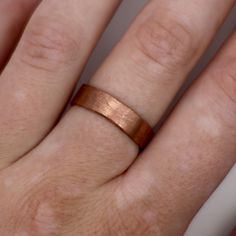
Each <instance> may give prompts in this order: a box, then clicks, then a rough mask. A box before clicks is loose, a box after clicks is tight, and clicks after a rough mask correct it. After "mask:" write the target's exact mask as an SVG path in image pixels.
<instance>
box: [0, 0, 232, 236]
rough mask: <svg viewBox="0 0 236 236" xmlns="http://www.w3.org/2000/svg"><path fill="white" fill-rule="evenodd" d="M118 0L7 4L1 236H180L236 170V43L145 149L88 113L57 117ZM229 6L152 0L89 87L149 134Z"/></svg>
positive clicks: (0, 127) (2, 26) (2, 56)
mask: <svg viewBox="0 0 236 236" xmlns="http://www.w3.org/2000/svg"><path fill="white" fill-rule="evenodd" d="M120 2H121V1H119V0H99V1H94V0H87V1H82V0H67V1H58V0H44V1H42V2H40V1H38V0H18V1H16V0H1V2H0V35H1V37H0V65H1V71H2V72H1V77H0V108H1V116H0V169H1V172H0V212H1V217H0V235H4V236H31V235H32V236H77V235H80V236H90V235H91V236H92V235H96V236H113V235H114V236H134V235H135V236H173V235H174V236H181V235H183V234H184V232H185V231H186V229H187V227H188V225H189V223H190V222H191V220H192V218H193V217H194V216H195V214H196V213H197V211H198V210H199V208H200V207H201V206H202V205H203V204H204V202H205V201H206V200H207V199H208V198H209V196H210V195H211V193H212V192H213V191H214V190H215V188H216V187H217V186H218V185H219V184H220V182H221V181H222V179H223V178H224V177H225V176H226V174H227V173H228V172H229V170H230V169H231V168H232V166H233V165H234V164H235V160H236V60H235V59H236V56H235V51H236V35H235V34H233V35H232V36H231V37H230V39H229V40H228V41H227V42H226V43H225V45H224V46H223V47H222V49H221V50H220V52H218V54H217V55H216V57H215V58H214V60H213V61H212V62H211V64H210V65H209V66H208V67H207V69H206V70H205V71H204V73H203V74H201V75H200V76H199V78H198V79H197V81H196V82H195V83H194V84H193V86H191V88H190V89H189V90H188V91H187V93H186V94H185V96H184V97H183V98H182V99H181V101H180V102H179V103H178V105H177V106H176V108H175V109H174V110H173V112H172V113H171V114H170V116H169V117H168V118H167V119H166V121H165V123H164V125H163V126H162V128H161V129H160V130H159V132H158V133H157V134H156V136H155V137H154V139H153V140H152V142H151V143H150V145H149V146H148V147H147V148H146V149H145V150H144V151H143V152H142V153H141V154H140V153H139V152H138V148H137V146H136V145H135V144H134V143H133V142H132V140H130V139H129V138H128V137H127V136H126V135H125V134H124V133H123V132H122V131H120V130H119V129H118V128H117V127H116V126H114V125H113V124H111V123H110V122H108V121H107V120H106V119H104V118H102V117H100V116H98V115H97V114H94V113H92V112H90V111H87V110H85V109H82V108H79V107H71V108H70V109H69V111H68V112H67V113H66V114H65V116H63V117H62V118H60V119H59V117H60V114H61V113H62V111H63V109H64V107H65V104H66V103H67V102H68V100H69V98H70V95H71V94H72V91H73V89H74V88H75V85H76V83H77V81H78V78H79V75H80V74H81V72H82V70H83V68H84V67H85V65H86V62H87V59H88V58H89V56H90V54H91V51H92V49H93V48H94V46H95V45H96V42H97V41H98V39H99V36H100V35H101V33H102V32H103V30H104V29H105V26H106V25H107V23H108V22H109V20H110V19H111V17H112V15H113V14H114V13H115V10H116V8H117V7H118V5H119V3H120ZM234 3H235V1H233V0H224V1H222V0H191V1H189V0H152V1H150V2H149V3H148V4H147V6H146V7H145V8H144V9H143V11H142V12H141V13H140V14H139V16H138V17H137V18H136V20H135V21H134V22H133V24H132V26H131V27H130V29H129V30H128V32H127V33H126V34H125V36H124V37H123V39H122V40H121V41H120V42H119V43H118V45H117V46H116V47H115V49H114V50H113V51H112V53H111V54H110V55H109V57H108V58H107V60H106V61H105V62H104V63H103V64H102V66H101V67H100V69H99V70H98V71H97V72H96V74H95V75H94V76H93V78H91V80H90V81H89V83H90V84H91V85H93V86H95V87H98V88H100V89H103V90H105V91H107V92H109V93H110V94H112V95H113V96H115V97H117V98H119V99H120V100H121V101H123V102H124V103H125V104H127V105H129V106H130V107H132V108H133V109H134V110H136V111H137V112H138V113H139V114H140V115H141V116H142V117H143V118H145V119H146V120H147V121H148V122H149V123H150V124H151V125H152V126H155V124H157V123H158V121H159V120H160V119H161V117H162V116H163V114H164V112H165V110H166V109H167V107H168V105H169V104H170V103H171V101H172V99H173V98H174V96H175V94H176V92H177V91H178V90H179V88H180V87H181V85H182V84H183V82H184V81H185V79H186V77H187V75H188V74H189V72H190V71H191V70H192V68H193V67H194V66H195V65H196V63H197V61H198V60H199V58H200V57H201V56H202V55H203V53H204V51H205V50H206V48H207V46H208V45H209V44H210V42H211V40H212V39H213V38H214V36H215V34H216V32H217V30H218V29H219V27H220V26H221V25H222V23H223V21H224V19H225V18H226V16H227V15H228V13H229V11H230V10H231V9H232V7H233V5H234ZM38 4H39V5H38ZM33 12H34V13H33ZM27 22H28V24H27V25H26V23H27ZM25 26H26V27H25ZM24 28H25V30H24V32H23V34H22V37H19V36H20V32H22V30H23V29H24ZM6 62H7V63H6ZM58 120H59V121H58Z"/></svg>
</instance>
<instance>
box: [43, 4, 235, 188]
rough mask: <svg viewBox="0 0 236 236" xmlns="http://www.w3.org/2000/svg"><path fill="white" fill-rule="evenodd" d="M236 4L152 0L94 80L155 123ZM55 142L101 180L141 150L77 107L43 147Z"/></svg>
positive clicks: (120, 169)
mask: <svg viewBox="0 0 236 236" xmlns="http://www.w3.org/2000/svg"><path fill="white" fill-rule="evenodd" d="M233 3H234V1H232V0H228V1H224V2H222V1H221V0H217V1H187V0H182V1H166V0H165V1H164V0H163V1H162V0H159V1H151V2H150V3H149V4H148V5H147V6H146V7H145V9H144V10H143V12H142V13H141V15H140V16H139V17H138V18H137V19H136V21H135V23H134V24H133V25H132V27H131V28H130V30H129V32H128V33H127V34H126V36H125V37H124V38H123V40H122V41H121V42H120V43H119V44H118V45H117V47H116V48H115V50H114V51H113V53H112V54H111V55H110V57H109V58H108V59H107V60H106V62H105V63H104V65H103V66H102V67H101V68H100V70H99V71H98V72H97V73H96V74H95V76H94V77H93V79H92V80H91V82H90V84H92V85H94V86H96V87H98V88H101V89H103V90H105V91H107V92H109V93H110V94H112V95H113V96H115V97H117V98H119V99H120V100H121V101H123V102H124V103H126V104H127V105H129V106H130V107H131V108H133V109H134V110H136V111H137V112H138V113H139V114H140V115H141V116H142V117H143V118H145V119H146V120H147V121H148V122H149V123H150V124H151V125H152V126H154V125H155V124H156V122H158V120H159V119H160V117H161V116H162V115H163V112H164V111H165V109H166V108H167V106H168V104H169V103H170V102H171V100H172V99H173V97H174V95H175V94H176V92H177V91H178V89H179V87H180V86H181V85H182V83H183V81H184V79H185V78H186V76H187V75H188V73H189V72H190V71H191V69H192V68H193V66H194V65H195V63H196V62H197V60H198V59H199V58H200V56H201V55H202V53H203V52H204V50H205V49H206V48H207V46H208V45H209V43H210V42H211V40H212V38H213V36H214V35H215V33H216V31H217V29H218V28H219V26H220V25H221V23H222V22H223V20H224V18H225V17H226V15H227V13H228V11H229V10H230V8H231V7H232V6H233ZM219 8H220V9H221V11H220V12H218V11H217V9H219ZM205 22H209V23H208V24H206V23H205ZM203 38H204V40H202V39H203ZM110 137H113V139H111V138H110ZM52 147H53V148H54V149H55V150H54V151H55V153H58V152H62V151H63V153H66V155H67V159H68V162H70V163H71V162H72V163H74V165H73V166H74V167H75V171H76V174H77V175H79V174H80V173H84V172H83V171H81V170H85V171H86V173H87V176H89V177H90V178H91V179H92V181H94V179H95V177H96V181H97V182H99V184H100V183H103V182H106V181H108V180H110V179H111V178H114V177H115V176H117V175H119V174H121V173H122V172H123V171H125V170H126V169H127V168H128V167H129V165H130V164H131V163H132V162H133V161H134V159H135V157H136V156H137V154H138V149H137V147H136V146H135V145H134V144H133V143H132V142H131V141H130V140H129V138H128V137H127V136H125V135H124V134H123V133H122V132H121V131H120V130H119V129H117V128H116V127H114V126H113V125H112V124H110V123H109V122H107V121H106V120H105V119H103V118H102V117H99V116H98V115H97V114H93V113H92V112H89V111H86V110H84V109H81V108H77V107H73V108H72V109H71V110H70V111H69V113H68V114H67V115H66V116H65V118H63V120H62V122H61V123H60V124H59V126H58V127H57V128H56V129H55V130H54V132H53V133H52V135H50V136H49V137H48V139H46V142H44V143H43V144H42V146H41V147H39V151H40V150H45V149H47V150H48V148H52ZM61 147H63V150H61ZM41 154H42V153H41ZM78 154H79V157H78ZM51 155H52V153H51V152H50V156H51ZM58 158H60V157H58V155H57V156H55V158H53V161H55V159H57V160H58ZM65 162H66V160H65V159H64V158H62V159H61V160H58V163H61V164H63V168H64V166H65ZM77 168H79V169H80V171H79V172H78V169H77ZM64 170H65V169H64Z"/></svg>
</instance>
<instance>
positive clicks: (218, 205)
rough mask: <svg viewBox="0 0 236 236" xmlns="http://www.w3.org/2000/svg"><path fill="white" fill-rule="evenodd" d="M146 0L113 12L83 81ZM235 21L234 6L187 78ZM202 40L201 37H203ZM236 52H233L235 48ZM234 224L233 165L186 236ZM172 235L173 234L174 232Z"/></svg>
mask: <svg viewBox="0 0 236 236" xmlns="http://www.w3.org/2000/svg"><path fill="white" fill-rule="evenodd" d="M222 1H224V0H222ZM145 2H147V1H145V0H125V1H124V2H123V4H122V5H121V7H120V8H119V11H118V13H117V14H116V15H115V17H114V19H113V21H112V22H111V24H110V26H109V27H108V30H107V31H106V32H105V34H104V36H103V38H102V40H101V41H100V43H99V45H98V47H97V48H96V50H95V52H94V55H93V57H92V59H91V60H90V62H89V64H88V66H87V68H86V70H85V72H84V75H83V79H82V81H83V82H84V81H85V80H88V79H89V78H90V77H91V76H92V74H93V73H94V71H95V70H96V68H97V67H98V66H99V65H100V64H101V62H102V61H103V59H104V57H105V56H106V55H107V53H109V51H110V50H111V49H112V47H113V46H114V44H115V43H116V42H117V41H118V40H119V38H120V37H121V36H122V35H123V33H124V32H125V31H126V29H127V27H128V26H129V24H130V22H131V21H132V19H133V18H134V17H135V15H136V14H137V13H138V12H139V11H140V9H141V7H142V6H143V5H144V4H145ZM235 25H236V7H235V9H233V12H232V14H231V15H230V16H229V18H228V20H227V21H226V23H225V25H224V26H223V27H222V29H221V30H220V32H219V34H218V36H217V38H216V40H215V42H213V45H212V46H211V47H210V48H209V50H208V52H207V53H206V55H205V56H204V57H203V58H202V60H201V62H200V63H199V65H197V67H196V68H195V69H194V70H193V72H192V73H191V76H190V81H191V80H193V79H194V78H195V77H196V76H197V75H198V74H199V73H200V72H201V70H202V69H203V68H204V67H205V66H206V64H207V63H208V61H209V59H210V58H211V57H212V56H213V55H214V53H215V52H216V50H217V49H218V48H219V46H220V45H221V43H222V41H223V40H224V39H225V38H226V37H227V36H228V35H229V34H230V32H232V31H233V29H234V27H235ZM203 40H204V39H203ZM235 53H236V52H235ZM234 225H236V167H235V168H233V169H232V171H231V172H230V174H229V175H228V177H227V178H226V179H225V181H224V182H223V183H222V185H221V186H220V187H219V188H218V189H217V190H216V192H215V193H214V194H213V195H212V197H211V198H210V199H209V201H208V202H207V204H205V206H204V207H203V208H202V209H201V210H200V212H199V214H198V215H197V216H196V217H195V219H194V221H193V223H192V224H191V226H190V228H189V230H188V231H187V233H186V235H185V236H226V235H228V234H229V232H230V231H231V230H232V228H233V227H234ZM173 236H174V235H173Z"/></svg>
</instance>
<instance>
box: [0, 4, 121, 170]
mask: <svg viewBox="0 0 236 236" xmlns="http://www.w3.org/2000/svg"><path fill="white" fill-rule="evenodd" d="M119 2H120V1H119V0H115V1H110V0H103V1H77V0H70V1H59V2H58V1H56V0H50V1H44V2H43V3H42V4H41V5H40V7H39V8H38V10H37V11H36V12H35V14H34V16H33V17H32V19H31V21H30V23H29V25H28V27H27V28H26V31H25V33H24V35H23V37H22V39H21V41H20V43H19V46H18V47H17V49H16V51H15V53H14V55H13V57H12V59H11V60H10V62H9V64H8V66H7V67H6V69H5V70H4V71H3V74H2V76H1V80H0V107H1V117H0V130H1V137H0V152H1V159H2V160H1V161H0V168H1V167H5V166H7V165H9V163H11V162H13V161H14V160H16V159H17V158H18V157H19V156H21V155H23V154H24V153H26V152H28V151H29V150H30V149H31V148H32V147H34V146H35V145H36V144H37V143H38V142H39V141H40V140H41V139H42V138H43V137H44V136H45V135H46V134H47V133H48V132H49V130H50V129H51V128H52V126H53V125H54V123H55V121H56V120H57V118H58V116H59V113H60V112H61V111H62V109H63V107H64V106H65V104H66V102H67V100H68V98H69V96H70V94H71V92H72V90H73V88H74V85H75V83H76V81H77V79H78V76H79V74H80V73H81V72H82V69H83V67H84V65H85V63H86V61H87V59H88V56H89V55H90V53H91V50H92V49H93V47H94V45H95V43H96V41H97V40H98V37H99V36H100V34H101V32H102V30H103V29H104V27H105V25H106V24H107V22H108V21H109V19H110V16H111V14H112V12H113V11H114V10H115V8H116V7H117V5H118V3H119ZM15 114H17V116H16V115H15ZM12 146H14V149H12V148H11V147H12Z"/></svg>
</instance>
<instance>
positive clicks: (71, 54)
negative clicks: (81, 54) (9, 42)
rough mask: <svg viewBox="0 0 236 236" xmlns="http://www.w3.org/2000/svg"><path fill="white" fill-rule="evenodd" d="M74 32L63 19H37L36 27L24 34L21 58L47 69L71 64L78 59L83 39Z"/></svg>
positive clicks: (33, 65)
mask: <svg viewBox="0 0 236 236" xmlns="http://www.w3.org/2000/svg"><path fill="white" fill-rule="evenodd" d="M80 31H81V30H80ZM72 32H73V31H71V30H70V29H69V27H68V26H67V25H65V23H63V22H61V21H53V20H47V19H40V20H36V22H34V27H33V26H31V27H29V28H28V29H27V30H26V32H25V34H24V36H23V40H22V47H21V57H20V60H21V61H22V62H23V63H24V64H28V65H30V66H31V67H35V68H37V69H42V70H46V71H54V70H55V68H58V65H69V64H70V63H71V62H73V61H75V60H76V57H77V53H78V50H79V49H80V40H81V39H76V38H75V37H74V35H73V33H72ZM80 35H83V34H82V33H81V34H80Z"/></svg>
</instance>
